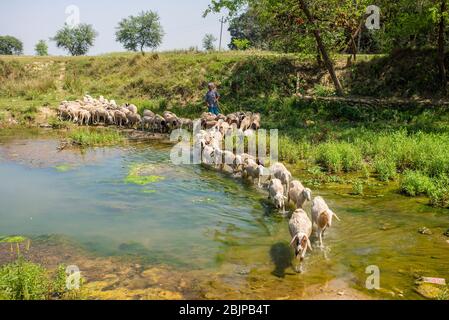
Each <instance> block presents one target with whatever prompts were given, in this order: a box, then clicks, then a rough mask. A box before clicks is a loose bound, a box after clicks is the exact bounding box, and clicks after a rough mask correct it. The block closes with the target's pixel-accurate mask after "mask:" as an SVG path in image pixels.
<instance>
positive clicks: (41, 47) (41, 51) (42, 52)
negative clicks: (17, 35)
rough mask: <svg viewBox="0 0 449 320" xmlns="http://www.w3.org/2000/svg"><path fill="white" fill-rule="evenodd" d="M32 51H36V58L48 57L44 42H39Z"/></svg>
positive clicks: (46, 46)
mask: <svg viewBox="0 0 449 320" xmlns="http://www.w3.org/2000/svg"><path fill="white" fill-rule="evenodd" d="M34 51H36V55H37V56H41V57H43V56H48V45H47V43H46V42H45V40H39V42H38V43H37V44H36V46H35V48H34Z"/></svg>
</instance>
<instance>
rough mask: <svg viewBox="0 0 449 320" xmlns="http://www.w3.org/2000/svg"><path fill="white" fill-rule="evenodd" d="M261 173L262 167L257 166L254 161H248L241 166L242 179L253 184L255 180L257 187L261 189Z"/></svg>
mask: <svg viewBox="0 0 449 320" xmlns="http://www.w3.org/2000/svg"><path fill="white" fill-rule="evenodd" d="M263 172H264V167H263V166H261V165H258V164H257V163H256V162H255V161H254V160H251V159H249V160H248V163H247V164H244V165H243V171H242V177H243V178H245V179H247V178H250V179H252V180H253V182H254V180H256V179H257V186H258V187H259V188H262V185H261V184H260V178H261V176H262V175H263Z"/></svg>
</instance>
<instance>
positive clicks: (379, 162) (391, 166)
mask: <svg viewBox="0 0 449 320" xmlns="http://www.w3.org/2000/svg"><path fill="white" fill-rule="evenodd" d="M374 169H375V170H376V173H377V174H378V175H379V180H380V181H389V180H394V179H395V177H396V175H397V169H396V163H395V162H394V160H393V159H391V158H389V157H382V156H378V157H376V158H375V159H374Z"/></svg>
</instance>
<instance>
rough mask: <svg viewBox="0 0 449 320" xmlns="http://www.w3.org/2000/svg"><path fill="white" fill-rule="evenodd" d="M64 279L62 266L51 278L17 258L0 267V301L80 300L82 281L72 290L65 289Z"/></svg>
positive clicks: (41, 268) (34, 266)
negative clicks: (77, 287) (78, 286)
mask: <svg viewBox="0 0 449 320" xmlns="http://www.w3.org/2000/svg"><path fill="white" fill-rule="evenodd" d="M66 279H67V274H66V267H65V266H64V265H60V266H59V267H58V269H57V271H56V274H55V275H54V276H53V277H52V276H51V275H50V273H49V272H48V271H47V270H45V269H44V268H43V267H41V266H40V265H38V264H34V263H31V262H28V261H25V260H24V259H23V258H21V257H19V258H18V259H17V260H16V261H15V262H13V263H9V264H6V265H4V266H2V267H0V300H52V299H70V300H77V299H81V298H82V289H81V288H82V285H83V281H82V279H81V281H80V288H79V289H72V290H69V289H67V288H66Z"/></svg>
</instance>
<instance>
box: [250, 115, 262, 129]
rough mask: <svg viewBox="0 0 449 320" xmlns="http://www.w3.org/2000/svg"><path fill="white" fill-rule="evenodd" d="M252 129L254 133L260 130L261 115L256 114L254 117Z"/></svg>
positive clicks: (252, 118)
mask: <svg viewBox="0 0 449 320" xmlns="http://www.w3.org/2000/svg"><path fill="white" fill-rule="evenodd" d="M250 128H251V129H252V130H254V131H257V130H259V129H260V113H255V114H253V115H252V117H251V125H250Z"/></svg>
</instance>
